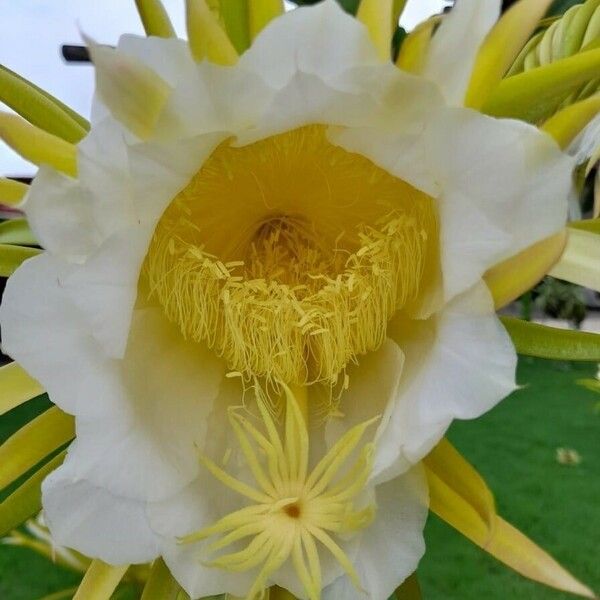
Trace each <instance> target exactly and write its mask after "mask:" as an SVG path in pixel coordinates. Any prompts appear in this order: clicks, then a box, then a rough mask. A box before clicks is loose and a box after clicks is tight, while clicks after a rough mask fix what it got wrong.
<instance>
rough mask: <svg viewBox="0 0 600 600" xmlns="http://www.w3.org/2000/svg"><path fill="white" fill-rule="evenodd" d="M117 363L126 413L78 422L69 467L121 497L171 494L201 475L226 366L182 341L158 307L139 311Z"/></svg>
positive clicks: (157, 497)
mask: <svg viewBox="0 0 600 600" xmlns="http://www.w3.org/2000/svg"><path fill="white" fill-rule="evenodd" d="M117 364H118V368H119V379H120V385H121V389H120V397H119V404H120V407H121V410H120V411H119V413H110V414H107V415H106V416H105V417H104V418H100V419H91V420H90V419H78V420H77V439H78V445H77V450H76V452H75V453H74V455H73V459H72V469H73V471H75V472H76V473H77V474H78V475H79V476H81V477H84V478H86V479H88V480H89V481H91V482H93V483H95V484H96V485H99V486H103V487H105V488H106V489H108V490H111V491H112V492H114V493H116V494H120V495H122V496H126V497H132V498H138V499H145V500H158V499H161V498H164V497H166V496H169V495H172V494H173V493H174V492H176V491H177V490H178V489H181V488H182V487H183V486H185V485H186V484H187V483H189V482H190V481H192V480H193V479H194V478H195V477H196V475H197V473H198V470H199V462H198V452H199V449H198V447H199V446H200V445H201V442H202V441H203V440H204V439H205V437H206V434H207V431H208V424H207V419H208V415H209V414H210V412H211V411H212V409H213V402H214V401H215V398H217V396H218V394H219V389H220V386H221V382H222V381H223V378H224V375H225V366H224V364H223V363H222V362H221V361H220V360H219V359H218V358H217V357H216V356H215V355H214V353H212V352H210V351H209V350H208V349H206V348H205V347H203V346H202V345H201V344H196V343H193V342H186V341H185V340H183V338H182V337H181V335H180V333H179V331H178V330H177V329H176V328H174V327H173V326H172V325H171V324H170V323H168V322H167V321H166V319H165V318H164V317H163V316H162V314H161V311H160V310H158V309H142V310H136V311H135V314H134V320H133V324H132V328H131V333H130V336H129V343H128V347H127V352H126V354H125V357H124V359H123V361H119V362H118V363H117ZM91 394H93V390H88V395H91Z"/></svg>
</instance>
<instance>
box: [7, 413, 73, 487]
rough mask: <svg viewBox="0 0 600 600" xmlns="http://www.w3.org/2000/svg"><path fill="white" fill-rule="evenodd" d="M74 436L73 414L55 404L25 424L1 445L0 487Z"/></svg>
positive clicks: (13, 479) (23, 472)
mask: <svg viewBox="0 0 600 600" xmlns="http://www.w3.org/2000/svg"><path fill="white" fill-rule="evenodd" d="M74 437H75V422H74V419H73V417H72V416H70V415H67V414H65V413H64V412H62V411H61V410H60V409H59V408H58V407H56V406H54V407H52V408H50V409H48V410H47V411H45V412H43V413H42V414H41V415H39V416H38V417H36V418H35V419H33V420H32V421H30V422H29V423H27V425H25V426H23V427H22V428H21V429H19V430H18V431H17V432H16V433H14V434H13V435H12V436H11V437H9V438H8V439H7V440H6V441H5V442H4V443H3V444H2V446H0V489H3V488H5V487H7V486H8V485H10V484H11V483H13V482H14V481H16V480H17V479H18V478H19V477H21V476H22V475H24V474H25V473H27V472H28V471H29V470H31V469H32V468H33V467H35V465H37V464H38V463H40V462H41V461H42V460H44V459H45V458H47V457H48V456H50V455H51V454H52V453H53V452H55V451H56V450H58V449H59V448H61V447H62V446H64V445H65V444H67V443H68V442H70V441H71V440H72V439H73V438H74Z"/></svg>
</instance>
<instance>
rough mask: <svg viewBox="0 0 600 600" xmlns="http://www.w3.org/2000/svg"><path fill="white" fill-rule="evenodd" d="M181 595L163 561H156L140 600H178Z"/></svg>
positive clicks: (177, 585) (179, 588) (181, 592)
mask: <svg viewBox="0 0 600 600" xmlns="http://www.w3.org/2000/svg"><path fill="white" fill-rule="evenodd" d="M180 595H181V596H180ZM182 595H183V590H182V589H181V587H180V586H179V584H178V583H177V582H176V581H175V579H174V578H173V576H172V575H171V572H170V571H169V569H168V567H167V565H166V564H165V562H164V561H163V559H162V558H158V559H156V560H155V561H154V563H153V565H152V569H151V570H150V577H149V578H148V581H147V582H146V585H145V586H144V591H143V592H142V597H141V599H140V600H179V598H180V597H183V596H182Z"/></svg>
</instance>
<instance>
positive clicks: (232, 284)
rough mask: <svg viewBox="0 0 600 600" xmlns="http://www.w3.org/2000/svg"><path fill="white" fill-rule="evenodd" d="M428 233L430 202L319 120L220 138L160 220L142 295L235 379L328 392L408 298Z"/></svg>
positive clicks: (373, 345) (432, 225)
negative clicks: (250, 138)
mask: <svg viewBox="0 0 600 600" xmlns="http://www.w3.org/2000/svg"><path fill="white" fill-rule="evenodd" d="M434 235H437V232H436V218H435V212H434V208H433V202H432V200H431V198H430V197H428V196H426V195H425V194H423V193H421V192H419V191H417V190H416V189H415V188H413V187H411V186H410V185H408V184H407V183H406V182H404V181H402V180H399V179H397V178H395V177H393V176H391V175H390V174H388V173H387V172H386V171H384V170H382V169H380V168H379V167H377V166H376V165H374V164H373V163H372V162H370V161H369V160H367V159H366V158H364V157H363V156H360V155H357V154H352V153H349V152H347V151H345V150H343V149H341V148H339V147H336V146H333V145H332V144H331V143H330V142H329V141H328V140H327V137H326V128H325V127H323V126H308V127H303V128H301V129H296V130H293V131H290V132H287V133H284V134H280V135H276V136H273V137H270V138H267V139H265V140H262V141H260V142H256V143H254V144H251V145H248V146H244V147H240V148H236V147H233V146H231V145H230V143H229V142H226V143H224V144H222V145H221V146H219V147H218V148H217V149H216V150H215V151H214V152H213V154H212V156H211V157H210V158H209V159H208V160H207V161H206V163H205V164H204V165H203V167H202V168H201V169H200V171H199V172H198V173H197V174H196V175H195V176H194V178H193V179H192V180H191V182H190V183H189V184H188V186H187V187H186V188H185V189H184V190H183V191H182V192H181V193H180V194H179V195H178V196H177V197H176V198H175V199H174V201H173V202H172V203H171V205H170V206H169V207H168V209H167V210H166V212H165V213H164V215H163V217H162V218H161V220H160V222H159V224H158V226H157V228H156V232H155V235H154V238H153V240H152V243H151V246H150V249H149V252H148V255H147V258H146V274H147V279H148V283H149V293H150V295H151V296H152V297H155V298H156V299H157V300H158V301H159V303H160V304H161V305H162V307H163V310H164V311H165V313H166V315H167V317H168V318H169V319H170V320H171V321H173V322H175V323H177V324H178V326H179V327H180V329H181V331H182V334H183V335H184V336H185V337H186V338H187V339H192V340H195V341H198V342H204V343H206V344H208V346H209V347H211V348H212V349H214V350H215V351H216V352H217V353H218V354H219V355H221V356H222V357H223V358H224V359H225V360H226V361H227V363H228V365H229V368H230V369H231V371H232V372H234V373H236V374H239V375H240V376H241V377H243V378H244V380H245V381H248V382H251V383H253V384H258V385H259V386H260V387H261V388H262V389H264V390H267V389H269V388H270V387H271V386H274V387H275V388H277V386H278V384H280V383H286V384H294V385H295V384H300V385H302V384H313V383H323V384H325V385H327V386H328V387H330V388H331V389H332V390H333V389H335V388H338V389H340V388H343V386H344V385H345V384H346V382H347V377H346V367H347V365H348V364H349V363H351V362H355V361H356V360H357V358H358V357H359V356H360V355H362V354H365V353H366V352H369V351H373V350H376V349H377V348H378V347H379V346H381V344H382V343H383V342H384V340H385V336H386V328H387V323H388V321H389V319H390V318H391V317H392V316H393V315H394V313H395V312H396V311H398V310H400V309H402V308H403V307H404V306H406V305H407V304H408V303H410V302H412V301H413V300H414V299H415V298H416V297H417V295H418V292H419V287H420V283H421V279H422V275H423V269H424V265H425V260H426V254H427V251H428V241H429V240H430V239H431V237H432V236H434ZM332 397H333V395H332Z"/></svg>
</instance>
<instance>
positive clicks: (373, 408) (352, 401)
mask: <svg viewBox="0 0 600 600" xmlns="http://www.w3.org/2000/svg"><path fill="white" fill-rule="evenodd" d="M403 365H404V354H403V352H402V350H401V349H400V347H399V346H398V344H397V343H396V342H395V341H393V340H391V339H388V340H386V342H385V343H384V345H383V346H382V347H381V348H380V349H379V350H377V351H376V352H370V353H369V354H366V355H365V356H363V357H361V358H360V362H359V364H358V365H356V366H353V367H351V368H350V369H349V370H348V375H349V377H350V380H349V381H350V387H349V389H348V390H347V391H345V392H344V393H343V395H342V397H341V399H340V412H341V413H342V416H340V417H335V416H334V417H332V418H331V419H330V420H329V421H328V422H327V424H326V426H325V437H326V440H327V444H328V446H329V447H331V446H332V445H333V444H335V442H336V441H337V440H338V439H339V438H340V437H341V436H342V435H344V433H346V431H348V430H349V429H351V428H352V427H354V426H355V425H359V424H360V423H364V422H365V421H369V420H371V419H373V418H376V417H381V420H380V421H379V422H378V423H377V425H376V426H375V425H374V426H373V427H372V429H371V431H370V433H369V434H368V437H370V438H371V439H374V438H375V439H376V437H377V434H378V433H379V432H383V431H385V429H386V428H387V424H388V421H389V419H390V418H391V414H390V411H391V410H392V409H393V406H394V399H395V398H396V396H397V395H398V387H399V385H400V380H401V376H402V369H403Z"/></svg>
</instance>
